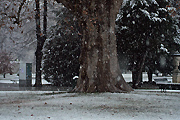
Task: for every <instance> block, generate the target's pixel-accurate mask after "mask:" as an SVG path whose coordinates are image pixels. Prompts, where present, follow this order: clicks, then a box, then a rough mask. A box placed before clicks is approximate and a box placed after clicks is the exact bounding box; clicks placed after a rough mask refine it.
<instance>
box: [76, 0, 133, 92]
mask: <svg viewBox="0 0 180 120" xmlns="http://www.w3.org/2000/svg"><path fill="white" fill-rule="evenodd" d="M120 4H121V3H119V2H117V1H116V0H101V1H99V0H92V1H91V4H90V5H89V6H88V8H87V9H84V10H82V13H81V14H82V16H81V17H82V19H81V25H82V30H83V33H82V35H83V38H82V48H81V56H80V74H79V79H78V81H77V86H76V87H75V89H74V90H75V91H76V92H122V91H128V92H129V91H132V88H131V87H130V86H129V85H128V84H127V83H126V82H125V80H124V78H123V76H122V73H121V71H120V68H119V63H118V59H117V48H116V37H115V30H114V28H115V19H116V15H117V12H118V10H119V7H120Z"/></svg>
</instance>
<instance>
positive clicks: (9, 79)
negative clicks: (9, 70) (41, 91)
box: [0, 74, 51, 85]
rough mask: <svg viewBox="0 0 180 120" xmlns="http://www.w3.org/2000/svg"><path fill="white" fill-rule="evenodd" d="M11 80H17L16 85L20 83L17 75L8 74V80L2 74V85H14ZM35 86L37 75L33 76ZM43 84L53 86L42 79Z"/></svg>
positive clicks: (0, 76)
mask: <svg viewBox="0 0 180 120" xmlns="http://www.w3.org/2000/svg"><path fill="white" fill-rule="evenodd" d="M11 80H15V81H16V83H19V76H17V74H13V75H10V74H7V75H6V78H3V75H2V74H0V83H13V81H11ZM34 84H35V74H33V75H32V85H34ZM42 84H51V83H49V82H47V81H46V80H44V79H42Z"/></svg>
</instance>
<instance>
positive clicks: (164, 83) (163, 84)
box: [154, 78, 180, 92]
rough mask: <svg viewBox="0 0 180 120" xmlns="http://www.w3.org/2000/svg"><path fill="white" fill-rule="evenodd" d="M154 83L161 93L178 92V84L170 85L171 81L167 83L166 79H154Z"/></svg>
mask: <svg viewBox="0 0 180 120" xmlns="http://www.w3.org/2000/svg"><path fill="white" fill-rule="evenodd" d="M154 82H155V83H156V85H158V86H159V89H161V92H166V90H167V89H170V90H180V83H171V81H168V80H167V78H158V79H154Z"/></svg>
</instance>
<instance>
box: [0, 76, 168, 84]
mask: <svg viewBox="0 0 180 120" xmlns="http://www.w3.org/2000/svg"><path fill="white" fill-rule="evenodd" d="M123 77H124V79H125V80H126V82H132V74H131V73H128V74H123ZM32 78H33V79H32V84H33V85H34V84H35V74H33V76H32ZM157 78H167V79H168V81H170V82H171V81H172V77H167V76H165V77H164V76H163V77H161V76H158V77H157V76H156V75H153V79H157ZM11 80H17V83H19V81H18V80H19V76H17V75H16V74H13V75H9V74H7V75H6V78H3V75H2V74H0V83H13V81H11ZM143 81H148V76H147V73H143ZM42 84H50V83H48V82H47V81H46V80H44V79H42Z"/></svg>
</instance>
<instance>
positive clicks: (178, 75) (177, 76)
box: [172, 51, 180, 83]
mask: <svg viewBox="0 0 180 120" xmlns="http://www.w3.org/2000/svg"><path fill="white" fill-rule="evenodd" d="M173 57H174V63H173V64H174V66H175V67H174V70H173V79H172V82H173V83H180V70H179V68H178V67H179V62H180V53H179V52H178V51H176V52H175V53H174V54H173Z"/></svg>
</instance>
